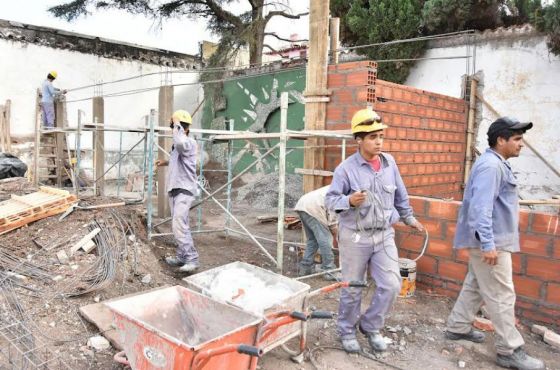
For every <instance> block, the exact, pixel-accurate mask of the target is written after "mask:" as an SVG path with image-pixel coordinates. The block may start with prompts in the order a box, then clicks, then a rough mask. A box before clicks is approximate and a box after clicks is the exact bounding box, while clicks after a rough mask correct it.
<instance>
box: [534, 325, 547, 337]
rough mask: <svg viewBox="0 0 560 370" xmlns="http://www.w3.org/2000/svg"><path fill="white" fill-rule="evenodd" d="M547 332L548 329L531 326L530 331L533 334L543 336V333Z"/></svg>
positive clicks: (540, 326)
mask: <svg viewBox="0 0 560 370" xmlns="http://www.w3.org/2000/svg"><path fill="white" fill-rule="evenodd" d="M547 330H548V328H547V327H546V326H542V325H537V324H534V325H533V326H531V331H532V332H533V333H535V334H538V335H541V336H542V335H544V333H545V332H546V331H547Z"/></svg>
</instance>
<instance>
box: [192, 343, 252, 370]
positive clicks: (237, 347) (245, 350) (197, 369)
mask: <svg viewBox="0 0 560 370" xmlns="http://www.w3.org/2000/svg"><path fill="white" fill-rule="evenodd" d="M230 352H237V353H241V354H244V355H249V356H252V357H260V356H261V355H262V350H261V349H259V348H257V347H253V346H249V345H247V344H226V345H224V346H221V347H218V348H211V349H207V350H205V351H201V352H198V353H197V354H196V355H195V356H194V358H193V361H192V364H193V365H192V367H191V370H201V369H203V368H204V367H205V366H206V364H208V361H210V359H211V358H212V357H214V356H219V355H223V354H224V353H230Z"/></svg>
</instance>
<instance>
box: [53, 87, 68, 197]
mask: <svg viewBox="0 0 560 370" xmlns="http://www.w3.org/2000/svg"><path fill="white" fill-rule="evenodd" d="M54 125H55V127H56V128H59V129H64V128H66V126H67V124H66V97H65V96H64V95H60V96H59V97H58V98H57V99H56V100H55V122H54ZM55 135H56V158H55V161H56V165H57V166H58V168H57V169H56V186H58V187H59V188H60V187H62V175H63V174H64V171H63V168H64V167H65V153H64V150H66V149H67V148H66V140H64V139H65V135H66V134H64V133H62V132H57V133H56V134H55Z"/></svg>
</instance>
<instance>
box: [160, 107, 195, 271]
mask: <svg viewBox="0 0 560 370" xmlns="http://www.w3.org/2000/svg"><path fill="white" fill-rule="evenodd" d="M191 124H192V117H191V115H190V114H189V112H187V111H185V110H178V111H175V112H174V113H173V115H172V116H171V122H170V127H171V129H172V132H173V147H172V149H171V154H170V155H169V160H168V161H166V160H158V161H156V165H157V166H158V167H160V166H168V169H167V180H166V189H165V190H166V191H167V194H168V195H169V206H170V208H171V217H172V229H173V235H174V237H175V242H176V244H177V250H176V255H175V256H169V257H166V258H165V261H166V262H167V264H168V265H170V266H174V267H178V268H179V271H181V272H186V273H192V272H194V271H196V270H197V269H198V267H199V266H200V263H199V256H198V251H197V250H196V248H195V246H194V242H193V238H192V235H191V230H190V227H189V210H190V208H191V204H192V202H193V201H194V199H195V195H196V193H197V187H198V182H197V175H196V156H197V151H198V147H197V144H196V141H195V140H194V139H193V138H192V137H190V136H189V128H190V126H191Z"/></svg>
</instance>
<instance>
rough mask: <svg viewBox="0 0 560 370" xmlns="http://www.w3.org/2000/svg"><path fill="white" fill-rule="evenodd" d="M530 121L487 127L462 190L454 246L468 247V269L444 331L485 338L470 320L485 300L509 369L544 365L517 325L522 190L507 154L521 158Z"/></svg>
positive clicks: (500, 356)
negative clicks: (515, 258)
mask: <svg viewBox="0 0 560 370" xmlns="http://www.w3.org/2000/svg"><path fill="white" fill-rule="evenodd" d="M532 127H533V124H532V123H531V122H519V121H518V120H517V119H515V118H510V117H502V118H499V119H497V120H496V121H494V122H493V123H492V124H491V125H490V127H489V128H488V132H487V135H488V145H489V146H490V147H489V148H488V149H486V151H485V152H484V153H483V154H482V155H481V156H480V157H479V158H478V159H477V160H476V162H475V164H474V166H473V168H472V172H471V175H470V176H469V181H468V182H467V186H466V188H465V194H464V195H463V204H462V205H461V210H460V211H459V217H458V219H457V229H456V231H455V239H454V241H453V247H454V248H456V249H464V248H466V249H467V250H468V251H469V270H468V273H467V276H466V277H465V280H464V282H463V288H462V289H461V293H460V294H459V297H458V298H457V302H455V306H454V307H453V311H451V314H450V315H449V318H448V320H447V330H446V333H445V336H446V337H447V338H448V339H452V340H459V339H465V340H470V341H472V342H477V343H480V342H483V341H484V339H485V335H484V333H482V332H480V331H478V330H475V329H473V327H472V322H473V321H474V318H475V315H476V313H477V312H478V311H479V310H480V306H481V305H482V303H483V302H484V304H485V306H486V308H487V309H488V313H489V315H490V320H492V323H493V324H494V329H495V332H496V336H495V346H496V352H497V358H496V362H497V363H498V365H500V366H502V367H505V368H513V369H519V370H540V369H544V368H545V366H544V364H543V362H542V361H541V360H539V359H537V358H534V357H531V356H529V355H528V354H527V353H526V352H525V350H524V349H523V345H524V344H525V341H524V340H523V337H522V336H521V334H520V333H519V330H517V328H516V327H515V288H514V286H513V277H512V262H511V256H512V253H517V252H519V250H520V248H519V230H518V228H519V195H518V190H517V179H516V178H515V175H514V173H513V171H512V170H511V165H510V163H509V162H508V159H510V158H514V157H518V156H519V153H520V152H521V148H523V134H524V133H525V132H526V131H527V130H529V129H531V128H532Z"/></svg>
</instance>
